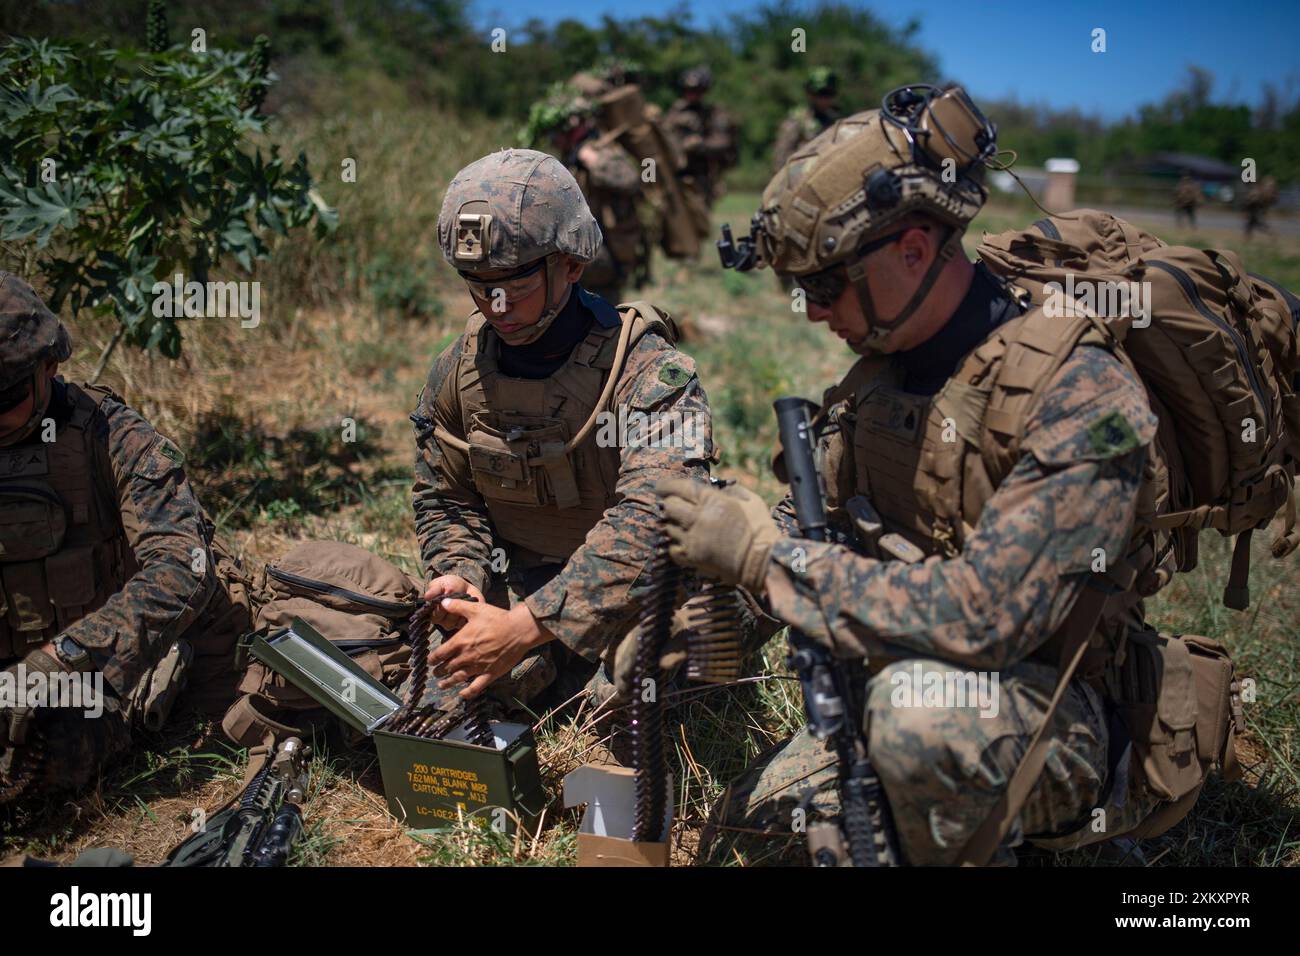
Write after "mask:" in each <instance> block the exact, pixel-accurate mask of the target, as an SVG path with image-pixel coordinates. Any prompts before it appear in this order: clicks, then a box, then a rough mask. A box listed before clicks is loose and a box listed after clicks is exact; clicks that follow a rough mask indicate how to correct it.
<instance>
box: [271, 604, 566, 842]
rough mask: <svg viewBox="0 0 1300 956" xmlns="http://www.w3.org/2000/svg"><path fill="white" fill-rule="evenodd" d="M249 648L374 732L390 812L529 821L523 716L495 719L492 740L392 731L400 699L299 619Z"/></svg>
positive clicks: (423, 822)
mask: <svg viewBox="0 0 1300 956" xmlns="http://www.w3.org/2000/svg"><path fill="white" fill-rule="evenodd" d="M251 650H252V654H253V657H255V658H256V659H257V660H259V661H261V662H262V663H264V664H265V665H266V666H267V667H269V668H271V669H272V670H274V671H275V672H276V673H277V674H280V675H281V676H282V677H284V679H285V680H287V681H289V682H290V683H291V684H293V685H294V686H296V687H298V688H300V689H301V690H303V691H304V692H306V693H308V694H310V695H311V696H312V698H313V699H314V700H316V701H318V702H319V703H320V704H321V706H323V707H325V708H326V709H328V710H329V711H330V712H331V713H333V714H334V715H335V716H337V717H338V718H339V719H340V720H342V721H343V722H344V723H346V724H348V726H350V727H353V728H355V729H356V730H358V731H360V732H361V733H363V734H366V735H367V736H371V737H373V738H374V740H375V748H376V750H377V751H378V752H379V771H380V774H381V775H382V776H383V781H384V796H385V797H387V799H388V809H389V812H390V813H392V814H393V816H395V817H397V818H398V819H399V820H402V821H404V822H405V823H406V824H407V825H409V826H411V827H412V828H414V829H417V830H436V829H440V828H443V827H447V826H450V825H451V824H453V823H455V821H456V820H457V818H458V817H459V816H466V817H468V816H471V815H473V816H474V817H476V818H478V819H482V820H483V821H484V823H485V824H490V825H494V826H498V827H504V828H505V829H506V831H507V832H513V830H514V827H515V820H514V819H513V818H512V815H513V816H514V817H518V818H519V821H520V822H522V823H523V824H525V827H527V825H528V824H529V823H530V822H531V821H532V820H533V818H535V817H536V816H537V815H538V814H539V813H540V812H541V810H542V807H543V806H544V805H545V803H546V796H545V793H544V791H543V789H542V783H541V774H540V772H539V770H538V766H537V744H536V742H535V741H534V740H533V732H532V728H531V727H529V726H528V725H527V724H512V723H501V722H498V721H495V720H494V721H492V722H491V726H492V733H493V735H494V736H495V737H496V747H495V748H493V747H479V746H477V745H475V744H471V743H469V742H468V741H466V740H465V739H464V729H463V728H461V727H457V728H455V729H454V730H452V731H451V732H450V733H449V734H447V736H446V737H444V738H443V739H441V740H431V739H428V738H425V737H412V736H409V735H407V734H397V733H391V732H389V731H387V730H384V722H385V721H387V720H388V718H389V717H391V716H392V715H393V713H394V712H395V711H396V710H397V709H398V708H399V707H400V706H401V703H402V702H401V699H400V698H399V697H398V696H397V694H395V693H394V692H393V691H391V690H390V689H388V688H387V687H385V686H384V685H383V684H382V683H380V682H379V681H377V680H375V678H373V677H371V676H370V675H369V674H367V673H366V672H365V671H364V670H362V669H361V668H360V667H359V666H358V665H357V664H356V663H355V662H354V661H353V660H352V659H351V658H350V657H348V656H347V655H346V654H344V653H343V652H342V651H340V650H339V649H338V648H337V647H335V646H334V645H333V644H331V643H330V642H329V640H328V639H326V638H325V637H324V636H322V635H321V634H320V632H319V631H317V630H316V629H315V628H313V627H312V626H311V625H310V624H308V623H307V622H305V621H303V620H302V619H300V618H294V620H293V624H292V625H291V626H289V627H287V628H282V629H281V630H278V631H273V632H271V633H270V634H268V635H266V636H262V635H260V634H258V635H255V636H254V637H253V642H252V646H251ZM497 808H501V809H502V810H505V811H507V812H506V813H501V812H500V811H499V810H498V809H497Z"/></svg>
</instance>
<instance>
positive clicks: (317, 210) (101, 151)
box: [0, 7, 335, 364]
mask: <svg viewBox="0 0 1300 956" xmlns="http://www.w3.org/2000/svg"><path fill="white" fill-rule="evenodd" d="M156 9H157V8H156V7H155V8H154V10H151V19H150V36H151V39H152V41H153V42H155V43H157V42H159V39H160V33H159V28H158V25H157V23H156V21H155V19H154V17H153V14H154V12H155V10H156ZM266 64H267V56H266V47H265V43H264V42H263V43H261V44H259V45H258V46H257V47H256V48H255V50H254V52H253V53H243V52H227V51H222V50H215V49H214V50H207V51H202V52H195V51H193V50H192V49H191V48H188V47H179V46H176V47H172V48H170V49H168V50H166V51H164V52H160V53H141V52H137V51H132V50H117V49H109V48H106V47H100V46H98V45H94V44H92V45H90V46H88V47H84V48H72V47H65V46H56V45H53V44H51V43H49V42H47V41H45V40H27V39H14V40H12V41H10V42H9V43H8V44H7V45H5V46H4V47H3V48H0V77H3V80H0V172H2V173H3V182H2V183H0V240H3V241H5V242H11V241H18V242H25V243H28V244H29V245H28V246H27V247H26V250H25V251H26V254H27V256H28V257H30V258H29V260H28V261H24V262H23V263H22V268H23V271H24V272H27V273H31V272H33V271H34V272H36V273H37V274H39V276H40V278H41V279H42V280H43V281H44V283H45V284H46V285H47V286H48V290H49V292H48V302H49V305H50V307H51V308H52V309H53V310H55V311H56V312H57V311H59V310H60V309H61V308H62V307H63V305H64V304H65V303H66V304H67V305H68V306H70V308H71V310H72V312H73V313H74V314H75V313H77V312H79V311H80V310H81V309H83V308H90V309H95V310H100V311H106V312H112V313H113V314H114V315H115V316H116V317H117V319H118V321H119V322H120V323H121V326H122V327H121V330H120V332H119V333H118V335H117V336H115V338H114V340H113V343H114V344H116V342H117V340H118V339H119V338H121V337H123V336H125V338H126V340H127V341H128V342H130V343H132V344H133V345H136V346H139V347H141V348H147V349H157V350H158V351H160V352H161V353H162V354H164V355H166V356H168V357H172V358H175V357H176V356H177V355H179V354H180V351H181V329H180V326H179V325H178V323H177V320H176V318H174V317H171V316H168V315H165V314H157V313H160V312H164V311H179V310H162V309H157V308H153V307H151V305H152V304H153V303H154V302H155V301H157V300H158V297H157V296H154V295H153V294H152V290H153V288H154V284H155V282H159V281H161V282H167V283H170V282H171V280H172V277H173V275H174V274H176V273H178V272H184V273H185V274H186V278H187V279H188V280H192V281H197V282H207V281H208V275H209V271H210V270H211V269H213V268H215V267H216V266H217V265H218V264H219V263H220V262H221V261H222V260H223V259H224V258H226V257H231V258H233V259H234V260H235V262H236V263H238V265H239V266H240V267H242V268H243V269H244V270H246V271H247V270H251V269H252V266H253V261H254V260H256V259H263V258H266V257H267V255H268V254H269V250H268V246H267V239H268V238H269V237H270V236H271V235H272V234H278V235H282V236H283V235H288V233H289V232H290V231H291V230H293V229H295V228H297V227H300V226H305V225H307V224H309V223H314V225H315V227H316V231H317V233H318V235H320V234H324V233H325V232H327V231H329V230H331V229H332V228H333V227H334V225H335V215H334V212H333V210H331V209H330V208H329V206H327V205H326V204H325V202H324V201H323V200H322V199H321V198H320V197H319V196H318V195H317V194H316V192H315V191H314V189H313V188H312V179H311V176H310V174H309V172H308V169H307V161H306V157H305V156H303V155H301V154H300V155H299V156H298V158H297V159H296V160H294V161H293V162H292V163H286V162H285V161H284V160H282V159H281V158H280V156H279V149H278V147H277V146H276V145H274V144H272V145H270V147H269V150H267V151H266V152H264V150H263V148H262V147H261V146H260V145H257V144H258V142H259V141H260V140H261V139H262V137H263V134H265V132H266V126H267V121H266V118H265V117H263V116H261V115H260V114H259V113H258V112H257V107H258V104H259V103H260V102H261V99H262V97H263V96H264V94H265V90H266V87H267V86H268V85H269V84H270V83H271V82H272V80H273V79H274V77H273V75H271V74H269V73H268V72H267V67H266ZM6 251H7V252H8V255H7V256H6V257H7V258H9V259H17V255H16V254H15V253H16V251H17V250H14V251H12V252H9V250H6ZM31 260H34V261H31ZM106 354H107V353H106ZM105 357H106V356H105ZM101 364H102V363H101Z"/></svg>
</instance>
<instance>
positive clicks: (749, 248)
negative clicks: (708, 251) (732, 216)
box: [718, 213, 763, 272]
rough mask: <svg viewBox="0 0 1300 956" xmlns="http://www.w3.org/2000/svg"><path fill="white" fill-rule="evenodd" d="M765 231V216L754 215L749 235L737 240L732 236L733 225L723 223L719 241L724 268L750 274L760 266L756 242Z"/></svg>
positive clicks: (719, 251)
mask: <svg viewBox="0 0 1300 956" xmlns="http://www.w3.org/2000/svg"><path fill="white" fill-rule="evenodd" d="M762 231H763V216H762V214H761V213H754V216H753V218H751V219H750V220H749V235H747V236H741V237H740V238H739V239H736V238H735V237H733V236H732V235H731V223H729V222H728V223H723V225H722V238H721V239H719V240H718V258H719V259H721V260H722V268H724V269H735V270H736V271H737V272H749V271H750V270H751V269H753V268H755V267H756V266H757V265H758V245H757V242H756V241H755V240H756V239H757V238H758V234H759V233H761V232H762Z"/></svg>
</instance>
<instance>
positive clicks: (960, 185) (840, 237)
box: [718, 85, 997, 351]
mask: <svg viewBox="0 0 1300 956" xmlns="http://www.w3.org/2000/svg"><path fill="white" fill-rule="evenodd" d="M996 151H997V128H996V127H995V126H994V125H993V124H992V123H991V122H989V121H988V120H987V119H986V118H985V117H984V114H983V113H981V112H980V111H979V108H978V107H976V106H975V104H974V103H973V102H972V101H971V99H970V97H969V96H967V95H966V92H965V91H964V90H962V89H961V87H958V86H953V87H949V88H948V89H946V90H940V89H939V88H938V87H934V86H928V85H914V86H904V87H899V88H898V89H896V90H894V91H892V92H891V93H889V94H888V95H887V96H886V97H885V99H884V101H883V103H882V104H881V108H880V109H878V110H866V111H864V112H861V113H856V114H854V115H852V116H849V117H846V118H844V119H842V120H840V121H839V122H837V123H835V124H834V125H833V126H831V127H830V128H829V129H827V130H825V131H824V132H822V133H821V134H819V135H818V136H817V137H816V138H815V139H813V140H812V141H811V142H809V143H808V144H806V145H805V146H803V147H801V148H800V149H799V150H797V151H796V152H795V153H794V154H793V155H792V156H791V157H790V158H789V160H787V161H786V163H785V165H784V166H783V167H782V168H781V170H780V171H779V172H778V173H777V174H776V176H774V177H773V178H772V181H771V182H770V183H768V185H767V188H766V189H765V190H764V191H763V200H762V207H761V208H760V209H759V211H758V212H757V213H756V214H755V215H754V217H753V220H752V222H751V234H750V235H749V236H748V237H745V238H742V239H740V240H733V239H732V237H731V231H730V229H729V228H727V227H724V228H723V241H722V242H720V243H718V247H719V253H720V254H721V256H722V260H723V266H724V267H728V268H735V269H742V270H743V269H750V268H754V267H756V266H758V267H761V266H770V267H771V268H772V269H774V270H775V271H777V272H778V273H781V274H782V275H789V276H793V277H795V278H796V280H797V281H798V283H799V285H801V286H803V287H804V288H805V289H809V290H813V289H816V288H817V286H818V283H822V285H823V286H824V287H829V288H842V286H843V283H844V282H847V283H849V284H851V285H852V286H853V288H854V290H855V291H856V293H857V296H858V301H859V303H860V304H861V306H862V312H863V315H864V316H865V317H866V318H867V321H868V324H869V326H870V331H869V332H868V334H867V336H866V338H865V339H863V340H862V341H860V342H855V343H850V344H851V345H852V346H853V347H854V348H855V349H856V350H858V351H870V350H871V349H872V347H873V346H874V345H875V344H878V343H879V342H881V341H882V340H883V339H884V338H885V337H886V336H888V335H889V334H890V333H891V332H893V331H894V330H895V329H897V328H899V327H900V326H902V325H903V323H904V322H906V321H907V320H908V319H909V318H911V316H912V315H913V314H914V313H915V312H916V309H917V307H918V306H919V305H920V304H921V302H922V301H924V299H925V297H926V295H928V294H929V291H930V288H931V287H932V286H933V285H934V282H935V280H936V279H937V278H938V276H939V273H940V271H942V269H943V267H944V265H946V264H947V262H948V260H949V259H951V258H952V257H953V255H954V254H955V253H956V252H957V250H958V249H959V248H960V245H961V237H962V233H963V232H965V229H966V226H967V225H968V224H969V223H970V221H971V220H972V219H973V218H974V217H975V215H976V213H978V212H979V210H980V207H982V206H983V205H984V202H985V200H986V199H987V198H988V193H987V192H986V190H985V188H984V183H983V180H984V166H985V163H986V162H988V161H989V160H990V159H991V158H992V157H993V155H994V153H995V152H996ZM913 213H925V214H926V215H927V216H928V217H930V218H932V219H934V220H936V221H937V222H938V223H939V225H940V227H941V228H943V229H944V230H945V231H946V235H945V236H944V237H943V239H942V241H941V244H940V247H939V254H938V255H937V256H936V257H935V261H934V262H933V263H932V264H931V266H930V268H929V270H928V271H927V272H926V274H925V276H924V277H923V278H922V280H921V284H920V285H919V286H918V288H917V290H916V292H915V294H914V295H913V296H912V298H911V300H910V301H909V302H908V303H907V304H906V305H905V306H904V307H903V309H902V311H901V312H899V314H898V315H897V316H895V317H894V318H892V319H890V320H888V321H885V320H883V319H881V317H880V316H879V315H878V314H877V313H876V310H875V308H874V306H873V304H872V300H871V292H870V289H869V288H868V285H867V280H866V274H865V269H864V267H863V265H862V257H863V256H864V255H866V254H867V253H869V252H871V251H873V243H874V244H876V245H875V248H879V245H881V244H883V242H882V240H883V241H885V242H887V241H890V240H892V239H894V238H897V236H899V235H901V233H902V231H901V230H895V226H896V225H897V224H898V223H899V222H900V221H902V220H903V219H904V218H905V217H907V216H909V215H911V214H913Z"/></svg>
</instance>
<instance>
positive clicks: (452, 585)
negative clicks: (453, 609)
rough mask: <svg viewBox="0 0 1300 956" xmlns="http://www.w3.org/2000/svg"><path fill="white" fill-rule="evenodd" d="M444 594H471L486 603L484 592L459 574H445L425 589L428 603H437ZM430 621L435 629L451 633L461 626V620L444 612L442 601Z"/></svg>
mask: <svg viewBox="0 0 1300 956" xmlns="http://www.w3.org/2000/svg"><path fill="white" fill-rule="evenodd" d="M444 594H471V595H473V596H474V597H476V598H478V601H479V603H480V604H484V603H486V602H485V601H484V600H483V592H482V591H480V590H479V589H478V588H476V587H474V585H472V584H470V583H469V582H468V581H466V580H465V579H464V578H462V577H461V576H460V575H459V574H444V575H442V576H441V577H437V578H434V579H433V580H432V581H430V582H429V586H428V587H427V588H425V589H424V599H425V600H426V601H435V600H437V599H438V598H440V597H442V596H443V595H444ZM466 603H468V602H466ZM429 619H430V620H431V621H432V622H433V624H434V626H435V627H440V628H442V629H443V630H444V631H450V630H452V629H453V628H456V627H459V626H460V624H461V618H459V617H457V616H456V615H455V614H449V613H448V612H447V611H446V610H444V609H443V607H442V602H441V601H438V603H437V605H436V606H435V607H434V609H433V614H432V615H431V616H430V618H429Z"/></svg>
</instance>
